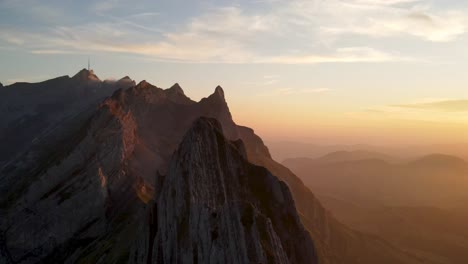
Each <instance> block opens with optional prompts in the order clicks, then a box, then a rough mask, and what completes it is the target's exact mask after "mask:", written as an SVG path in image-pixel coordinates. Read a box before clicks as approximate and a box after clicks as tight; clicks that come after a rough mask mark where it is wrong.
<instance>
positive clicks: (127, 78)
mask: <svg viewBox="0 0 468 264" xmlns="http://www.w3.org/2000/svg"><path fill="white" fill-rule="evenodd" d="M121 81H133V80H132V79H131V78H130V77H128V76H125V77H123V78H121V79H120V80H119V82H121Z"/></svg>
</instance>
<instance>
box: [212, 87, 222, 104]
mask: <svg viewBox="0 0 468 264" xmlns="http://www.w3.org/2000/svg"><path fill="white" fill-rule="evenodd" d="M213 94H214V95H217V96H219V97H220V98H222V99H223V100H224V90H223V88H222V87H221V86H219V85H218V86H216V89H215V91H214V93H213Z"/></svg>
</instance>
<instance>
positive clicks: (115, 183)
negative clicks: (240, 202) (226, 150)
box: [0, 81, 417, 264]
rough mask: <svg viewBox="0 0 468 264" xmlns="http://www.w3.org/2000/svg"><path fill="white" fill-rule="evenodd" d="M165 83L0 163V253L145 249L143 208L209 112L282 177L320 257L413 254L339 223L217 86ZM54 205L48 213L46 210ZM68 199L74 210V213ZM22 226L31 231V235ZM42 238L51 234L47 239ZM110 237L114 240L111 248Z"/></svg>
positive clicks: (356, 259)
mask: <svg viewBox="0 0 468 264" xmlns="http://www.w3.org/2000/svg"><path fill="white" fill-rule="evenodd" d="M147 88H148V89H147ZM166 91H167V89H166V90H163V89H161V88H158V87H156V86H153V85H151V84H149V83H147V82H145V81H142V82H140V83H139V84H136V85H133V86H131V87H128V88H119V89H117V90H116V91H115V92H113V94H112V96H110V97H107V98H106V99H104V101H102V102H101V103H100V104H99V106H98V107H97V110H94V111H93V110H90V113H89V115H85V116H83V117H82V119H80V120H81V121H76V122H75V123H74V126H73V129H72V127H70V126H69V125H68V124H67V125H64V127H68V128H69V130H70V131H69V133H66V134H63V135H62V134H60V138H62V139H63V140H61V141H47V140H46V141H39V143H37V144H38V145H37V146H36V148H41V149H43V151H42V152H41V153H38V154H37V156H38V158H37V160H38V161H37V162H31V163H26V164H24V163H23V161H22V159H21V158H23V157H26V156H27V155H29V154H30V153H25V154H24V156H21V158H20V159H17V160H15V161H14V162H13V163H12V164H10V166H9V169H8V170H3V169H2V176H1V177H2V181H1V182H0V187H1V188H0V189H3V190H7V191H8V193H9V194H11V195H7V196H6V198H5V197H2V198H1V199H2V200H1V201H0V204H2V205H5V204H6V205H8V208H6V207H5V206H2V207H1V208H0V210H2V212H3V213H5V214H6V213H8V217H6V218H3V219H2V221H0V229H1V230H2V231H3V233H2V236H3V237H2V240H1V241H0V244H1V245H0V250H1V251H2V254H4V253H5V252H7V253H8V254H7V255H9V256H10V257H9V258H10V259H13V260H14V261H18V260H22V261H24V262H25V263H31V262H35V261H34V260H36V261H39V260H63V261H64V260H68V261H72V262H74V261H78V260H87V261H88V262H89V261H91V262H98V261H106V262H118V261H124V262H129V256H130V255H131V254H133V253H132V252H136V251H135V248H147V243H149V241H148V240H147V239H144V238H143V239H141V237H140V238H137V237H136V236H138V237H139V236H140V235H139V234H147V233H146V232H144V230H143V231H142V229H141V228H143V227H144V226H145V225H147V224H148V223H147V222H146V220H147V219H148V216H147V210H148V207H149V206H150V205H151V204H152V200H154V198H155V194H158V191H159V190H161V188H162V184H163V183H164V177H165V176H164V175H168V173H170V168H169V167H168V164H169V163H170V159H171V156H172V155H173V152H174V151H175V150H176V149H177V148H178V146H179V145H180V143H181V142H182V140H183V136H184V135H185V134H186V131H187V130H188V129H189V127H190V126H191V125H192V124H193V122H194V121H195V120H197V119H198V118H199V117H211V118H215V119H216V120H218V122H219V123H220V124H221V127H222V129H223V133H224V136H225V137H226V138H227V139H229V140H231V141H232V140H234V141H235V140H239V139H240V140H242V142H244V146H245V151H246V156H247V159H248V161H249V162H251V163H254V164H255V165H258V166H262V167H265V168H266V169H267V170H268V171H270V172H271V174H273V175H275V176H277V177H278V179H280V180H282V181H284V182H285V183H286V184H287V185H288V187H289V188H290V190H291V194H292V197H293V199H294V202H295V204H296V209H297V211H298V215H299V216H300V218H301V222H302V224H303V225H304V227H305V228H306V229H307V231H308V232H309V233H310V235H311V237H312V240H313V242H314V245H315V247H316V250H317V255H318V256H319V259H320V261H321V262H322V263H347V264H348V263H375V262H376V261H378V260H381V258H384V260H385V261H387V262H382V263H417V262H411V261H414V259H413V258H412V257H411V256H408V255H407V254H404V253H403V252H399V251H397V250H395V249H394V248H391V247H389V246H388V245H386V244H385V243H384V242H383V241H379V240H376V239H373V238H369V237H365V236H362V235H360V234H359V233H356V232H354V231H352V230H350V229H348V228H346V227H344V226H343V225H341V224H339V223H338V222H337V221H336V220H335V219H334V218H333V217H332V216H331V215H330V214H329V213H328V212H327V211H326V210H325V209H324V208H323V207H322V206H321V204H320V202H319V201H318V200H317V199H316V198H315V197H314V195H313V194H312V192H310V190H309V189H307V188H306V187H305V185H304V184H303V183H302V181H301V180H300V179H299V178H297V176H295V175H294V174H293V173H292V172H291V171H289V170H288V169H287V168H285V167H283V166H282V165H281V164H279V163H277V162H275V161H274V160H272V159H271V156H270V153H269V150H268V148H267V147H266V146H265V144H264V143H263V140H262V139H261V138H260V137H258V136H257V135H256V134H255V133H254V131H253V130H252V129H249V128H246V127H242V126H237V125H236V124H235V123H234V121H233V120H232V116H231V113H230V111H229V108H228V106H227V103H226V101H225V98H224V91H223V90H222V88H221V87H217V88H215V91H214V93H213V94H212V95H210V96H208V97H206V98H203V99H201V100H200V101H199V102H194V101H192V100H191V99H189V98H188V97H186V96H185V95H181V94H180V93H177V94H178V95H180V97H179V96H178V97H173V96H170V95H168V94H170V92H166ZM184 98H185V99H184ZM54 138H56V137H55V135H54ZM71 139H73V140H71ZM46 145H47V146H48V147H45V146H46ZM57 149H63V151H56V150H57ZM34 159H36V158H34ZM39 161H40V162H39ZM38 164H39V165H40V166H38ZM31 166H32V167H33V170H32V171H34V173H33V174H31V172H30V169H32V167H31ZM20 175H25V176H23V177H21V176H20ZM6 179H8V180H6ZM83 201H89V203H83ZM91 201H92V202H91ZM24 208H25V209H24ZM50 208H54V214H53V215H49V214H47V212H48V211H49V210H50ZM70 208H74V210H75V211H74V214H73V218H70V215H69V213H68V212H69V210H70ZM23 209H24V210H23ZM26 209H27V210H26ZM10 219H15V220H14V221H12V220H10ZM64 219H65V220H64ZM46 223H47V224H46ZM65 224H66V225H65ZM151 226H153V227H154V224H150V227H151ZM12 227H13V228H12ZM103 227H106V228H103ZM143 229H144V228H143ZM150 229H151V228H150ZM6 230H8V231H6ZM103 230H113V232H112V233H106V232H104V231H103ZM147 231H148V232H150V233H151V231H150V230H147ZM142 232H143V233H142ZM25 234H28V235H29V236H30V238H29V239H28V240H27V241H26V240H24V239H25ZM46 238H47V239H48V241H50V243H49V242H48V243H44V239H46ZM80 241H81V242H80ZM82 241H88V242H87V243H86V245H83V244H82ZM109 241H119V242H118V243H117V242H115V243H114V244H112V247H111V246H110V245H109ZM28 252H37V254H35V255H33V256H31V255H28ZM140 256H141V255H140ZM382 256H383V257H382ZM138 263H141V262H138Z"/></svg>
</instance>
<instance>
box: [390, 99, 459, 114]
mask: <svg viewBox="0 0 468 264" xmlns="http://www.w3.org/2000/svg"><path fill="white" fill-rule="evenodd" d="M392 106H393V107H399V108H410V109H418V110H436V111H442V112H468V99H460V100H442V101H434V102H426V103H415V104H399V105H392Z"/></svg>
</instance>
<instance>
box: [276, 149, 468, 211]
mask: <svg viewBox="0 0 468 264" xmlns="http://www.w3.org/2000/svg"><path fill="white" fill-rule="evenodd" d="M348 153H349V154H350V156H349V157H347V158H346V159H335V160H331V159H330V158H329V157H330V156H334V154H331V155H326V156H324V157H322V158H317V159H310V158H296V159H287V160H285V161H284V162H283V164H284V165H286V166H287V167H288V168H291V169H292V170H293V171H294V172H295V173H297V175H299V177H301V179H303V180H304V181H305V182H306V183H307V185H308V186H311V187H312V186H313V190H314V191H316V192H318V193H323V194H327V195H329V196H333V197H335V198H339V199H344V200H349V201H354V202H359V203H360V204H370V203H373V202H377V203H378V204H384V205H388V206H437V207H442V208H448V207H456V206H458V205H462V204H464V202H465V201H466V198H468V195H467V193H466V189H467V188H468V163H466V162H465V161H464V160H463V159H460V158H458V157H455V156H450V155H442V154H430V155H426V156H423V157H420V158H417V159H414V160H411V161H408V162H399V163H394V162H393V163H390V162H388V161H386V160H384V159H382V157H384V158H385V157H386V156H382V154H374V155H364V156H362V155H356V156H353V155H352V154H353V152H348ZM415 186H417V188H415Z"/></svg>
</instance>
